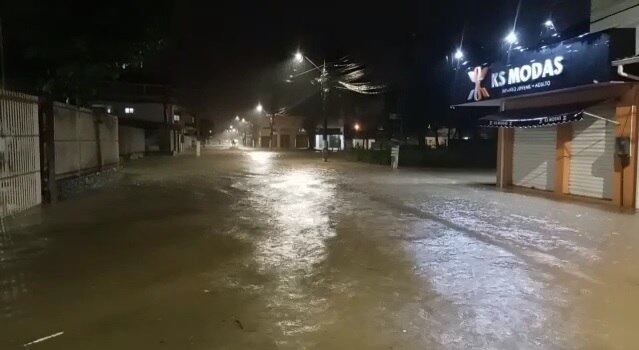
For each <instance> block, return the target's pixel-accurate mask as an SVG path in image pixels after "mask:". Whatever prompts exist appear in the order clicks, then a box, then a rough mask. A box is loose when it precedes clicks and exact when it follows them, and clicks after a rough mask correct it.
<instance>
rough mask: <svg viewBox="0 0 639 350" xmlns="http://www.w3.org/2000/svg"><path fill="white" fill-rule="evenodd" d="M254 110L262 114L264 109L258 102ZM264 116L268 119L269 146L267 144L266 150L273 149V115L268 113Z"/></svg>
mask: <svg viewBox="0 0 639 350" xmlns="http://www.w3.org/2000/svg"><path fill="white" fill-rule="evenodd" d="M255 110H256V111H257V112H258V113H260V114H262V112H263V111H264V107H263V106H262V104H261V103H259V102H258V104H257V106H256V107H255ZM266 116H267V117H269V126H270V133H271V135H270V139H269V144H268V148H270V149H273V122H274V120H273V117H274V114H273V113H268V112H266Z"/></svg>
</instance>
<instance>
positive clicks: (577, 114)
mask: <svg viewBox="0 0 639 350" xmlns="http://www.w3.org/2000/svg"><path fill="white" fill-rule="evenodd" d="M594 104H596V103H592V102H591V103H588V104H571V105H559V106H550V107H540V108H527V109H516V110H510V111H504V112H499V113H496V114H490V115H487V116H485V117H483V118H480V119H479V125H480V126H483V127H488V128H536V127H541V126H550V125H557V124H564V123H570V122H575V121H579V120H581V119H582V118H583V116H584V111H585V110H586V108H588V107H591V106H592V105H594Z"/></svg>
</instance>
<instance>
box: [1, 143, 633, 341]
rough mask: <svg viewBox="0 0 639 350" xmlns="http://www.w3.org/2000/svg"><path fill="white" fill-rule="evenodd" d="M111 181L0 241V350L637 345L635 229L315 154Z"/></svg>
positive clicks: (476, 180)
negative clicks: (326, 160) (26, 349)
mask: <svg viewBox="0 0 639 350" xmlns="http://www.w3.org/2000/svg"><path fill="white" fill-rule="evenodd" d="M120 174H121V175H120V178H119V180H118V181H117V182H115V183H113V184H111V185H109V186H108V187H106V188H104V189H101V190H99V191H95V192H94V193H88V194H84V195H82V196H80V197H78V198H74V199H71V200H67V201H64V202H62V203H60V204H59V205H56V206H52V207H45V208H43V209H41V210H38V211H36V212H34V213H31V214H29V215H28V216H27V217H23V218H18V219H17V221H16V223H14V224H13V225H12V226H13V227H12V229H10V230H8V231H5V232H4V233H0V234H1V236H0V349H18V348H23V345H24V344H27V343H30V342H32V341H34V340H38V339H41V338H43V337H47V336H50V335H54V334H59V335H57V336H55V337H53V338H50V339H46V340H43V341H42V342H39V343H35V344H32V345H29V347H32V348H42V349H163V348H165V349H533V348H537V349H603V348H611V349H632V348H635V347H636V344H637V343H639V333H638V332H636V329H638V328H639V253H638V248H639V237H638V236H639V234H638V233H639V215H634V216H633V215H629V214H623V213H618V212H614V211H610V210H608V209H606V208H605V207H602V206H600V205H598V204H584V203H576V202H560V201H554V200H550V199H546V198H541V197H536V196H528V195H523V194H515V193H508V192H499V191H496V190H495V188H494V186H493V185H491V183H494V175H493V173H492V172H486V171H483V172H482V171H477V172H470V171H465V172H464V171H442V170H420V169H400V170H399V171H391V170H390V169H388V168H386V167H381V166H375V165H367V164H362V163H349V162H346V161H341V160H338V159H333V160H331V161H330V162H329V163H323V162H321V159H320V157H319V156H318V155H316V154H306V153H270V152H256V151H231V150H219V151H211V150H209V151H206V152H204V154H203V156H202V157H200V158H195V157H194V156H190V155H189V156H181V157H175V158H168V157H151V158H147V159H144V160H139V161H135V162H132V163H129V164H128V165H126V166H125V167H124V168H123V169H121V170H120ZM62 332H63V333H62ZM60 333H62V334H60Z"/></svg>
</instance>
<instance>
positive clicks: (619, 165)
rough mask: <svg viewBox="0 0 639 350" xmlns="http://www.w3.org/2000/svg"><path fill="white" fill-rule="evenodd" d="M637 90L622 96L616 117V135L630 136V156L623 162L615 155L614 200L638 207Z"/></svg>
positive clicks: (625, 205)
mask: <svg viewBox="0 0 639 350" xmlns="http://www.w3.org/2000/svg"><path fill="white" fill-rule="evenodd" d="M636 92H637V91H636V88H635V89H633V90H632V91H631V92H630V93H629V94H628V95H626V96H624V98H622V103H621V104H620V106H619V107H617V110H616V115H615V119H616V120H617V122H619V125H617V127H616V131H615V134H616V135H615V136H616V137H628V138H630V158H629V159H628V160H627V161H626V162H623V161H622V159H621V158H620V157H617V156H616V155H615V178H614V195H613V202H614V203H615V204H616V205H618V206H620V207H623V208H636V201H637V198H636V197H637V151H638V148H637V140H638V131H637V102H639V101H638V99H637V97H638V95H637V94H636ZM624 102H625V103H624ZM628 102H630V103H628Z"/></svg>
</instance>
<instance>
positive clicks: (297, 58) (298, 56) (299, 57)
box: [294, 51, 304, 63]
mask: <svg viewBox="0 0 639 350" xmlns="http://www.w3.org/2000/svg"><path fill="white" fill-rule="evenodd" d="M294 57H295V62H297V63H302V62H304V55H302V53H301V52H299V51H297V52H296V53H295V56H294Z"/></svg>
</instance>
